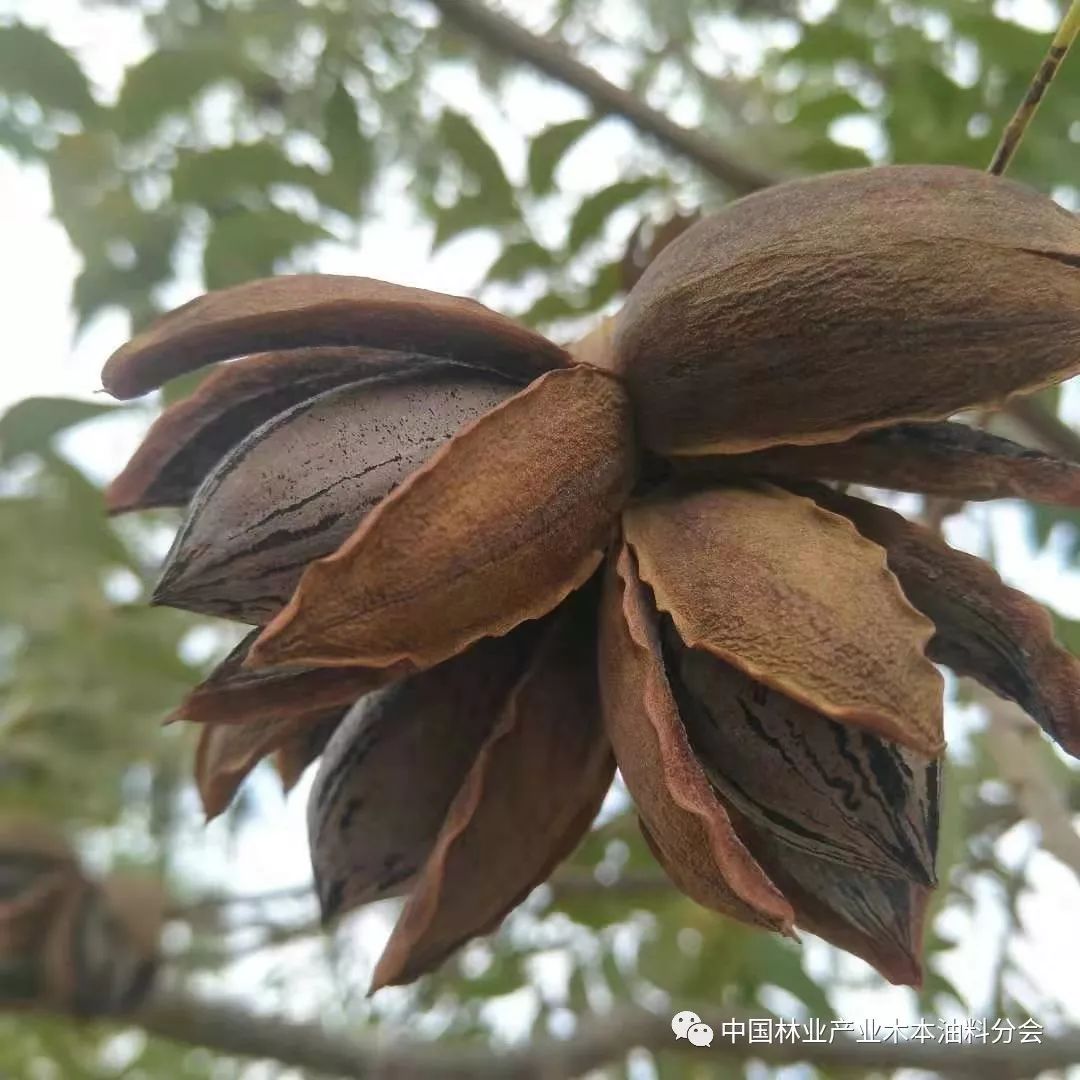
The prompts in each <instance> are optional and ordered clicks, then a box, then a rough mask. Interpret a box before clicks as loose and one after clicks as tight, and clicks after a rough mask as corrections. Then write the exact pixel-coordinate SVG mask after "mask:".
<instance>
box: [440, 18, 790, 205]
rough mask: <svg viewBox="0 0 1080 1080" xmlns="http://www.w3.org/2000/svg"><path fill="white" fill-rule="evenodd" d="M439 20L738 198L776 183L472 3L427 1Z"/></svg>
mask: <svg viewBox="0 0 1080 1080" xmlns="http://www.w3.org/2000/svg"><path fill="white" fill-rule="evenodd" d="M430 2H431V4H432V5H433V6H434V7H436V8H438V10H439V11H440V12H441V13H442V16H443V18H444V19H445V20H446V21H447V22H449V23H453V24H454V25H455V26H457V27H458V28H459V29H460V30H463V31H464V32H465V33H466V34H469V35H471V36H472V37H474V38H475V39H476V40H477V41H481V42H483V43H484V44H485V45H487V46H488V48H491V49H494V50H495V51H496V52H499V53H502V54H504V55H508V56H511V57H513V58H514V59H516V60H520V61H523V62H524V63H526V64H528V65H529V66H531V67H534V68H536V69H537V70H538V71H541V72H543V73H544V74H545V75H548V76H549V77H550V78H552V79H555V80H556V81H557V82H560V83H562V84H563V85H564V86H569V87H571V88H572V89H574V90H576V91H578V93H580V94H582V95H584V96H585V97H586V98H588V100H589V103H590V104H591V105H592V107H593V108H594V109H595V110H596V111H597V112H598V113H600V114H601V115H608V116H621V117H623V119H625V120H629V121H630V123H631V124H633V125H634V127H636V128H637V129H638V131H640V132H641V133H642V134H644V135H647V136H649V137H651V138H653V139H655V140H656V141H657V142H659V143H660V144H661V145H662V146H666V147H667V148H668V149H670V150H674V151H675V152H676V153H677V154H680V155H682V156H683V157H685V158H688V159H689V160H690V161H693V162H694V163H695V164H697V165H699V166H700V167H701V168H702V169H704V170H705V171H706V172H707V173H709V174H710V175H712V176H715V177H716V179H717V180H719V181H720V182H721V183H723V184H724V185H726V186H727V187H729V188H731V190H732V191H735V192H737V193H738V194H740V195H745V194H747V193H748V192H751V191H756V190H757V189H758V188H763V187H768V186H769V185H770V184H775V183H776V182H777V181H778V180H779V179H781V177H778V176H773V175H770V174H769V173H767V172H765V171H764V170H762V169H756V168H754V167H753V166H751V165H747V164H746V163H744V162H742V161H739V160H738V159H737V158H734V157H732V156H731V155H730V154H728V153H727V152H726V151H725V150H724V149H723V148H722V147H720V146H718V145H717V144H716V143H715V142H714V141H713V140H712V139H710V138H709V137H708V136H706V135H702V134H701V133H700V132H697V131H691V130H690V129H689V128H684V127H682V126H681V125H680V124H676V123H675V122H674V121H673V120H670V119H669V118H668V117H666V116H665V115H664V114H663V113H661V112H658V111H657V110H656V109H654V108H652V107H651V106H650V105H648V104H646V103H645V102H644V101H642V100H641V99H640V98H638V97H636V96H635V95H634V94H632V93H630V92H629V91H628V90H624V89H622V87H620V86H616V85H615V84H614V83H612V82H608V80H607V79H605V78H604V77H603V76H602V75H598V74H597V73H596V72H595V71H593V70H592V69H591V68H589V67H586V65H585V64H583V63H581V62H580V61H579V60H575V59H574V57H572V56H571V55H570V54H569V53H568V52H566V51H565V46H564V45H561V44H556V43H555V42H552V41H548V40H546V39H544V38H542V37H538V36H537V35H536V34H533V33H530V31H528V30H526V29H525V28H524V27H522V26H518V24H517V23H515V22H513V21H512V20H510V19H508V18H506V17H505V16H504V15H500V14H498V13H497V12H494V11H491V10H489V9H488V8H486V7H484V6H483V5H482V4H479V3H477V2H476V0H430Z"/></svg>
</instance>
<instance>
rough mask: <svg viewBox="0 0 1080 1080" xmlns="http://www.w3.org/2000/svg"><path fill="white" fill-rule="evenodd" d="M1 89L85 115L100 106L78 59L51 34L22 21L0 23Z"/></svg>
mask: <svg viewBox="0 0 1080 1080" xmlns="http://www.w3.org/2000/svg"><path fill="white" fill-rule="evenodd" d="M0 91H3V92H4V93H7V94H13V95H15V94H25V95H26V96H27V97H31V98H33V99H34V100H35V101H36V102H37V103H38V104H39V105H40V106H41V107H42V108H45V109H63V110H64V111H66V112H73V113H76V114H78V115H79V116H82V117H86V116H88V115H89V114H90V113H92V112H93V111H94V109H95V108H96V107H97V106H96V104H95V102H94V99H93V96H92V95H91V93H90V84H89V83H88V82H87V80H86V76H85V75H84V74H83V70H82V68H81V67H80V66H79V64H78V61H77V60H75V58H74V57H73V56H72V55H71V54H70V53H69V52H68V51H67V50H66V49H65V48H64V47H63V46H61V45H58V44H57V43H56V42H55V41H53V39H52V38H51V37H49V35H48V34H46V33H44V32H43V31H41V30H35V29H33V28H32V27H29V26H24V25H23V24H22V23H13V24H12V25H11V26H0Z"/></svg>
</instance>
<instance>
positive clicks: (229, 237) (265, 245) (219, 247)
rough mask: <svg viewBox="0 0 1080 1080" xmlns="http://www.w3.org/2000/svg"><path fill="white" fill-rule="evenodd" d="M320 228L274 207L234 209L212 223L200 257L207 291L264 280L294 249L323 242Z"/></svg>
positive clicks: (324, 235)
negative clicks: (201, 257) (278, 262)
mask: <svg viewBox="0 0 1080 1080" xmlns="http://www.w3.org/2000/svg"><path fill="white" fill-rule="evenodd" d="M328 236H329V234H328V233H327V231H326V230H325V229H324V228H323V227H322V226H321V225H317V224H313V223H312V222H309V221H304V219H303V218H299V217H297V216H296V215H295V214H290V213H288V212H287V211H285V210H279V209H277V208H276V207H275V208H272V209H269V210H262V211H257V212H256V211H250V210H238V211H236V212H234V213H231V214H228V215H226V216H224V217H221V218H218V219H217V221H215V222H214V225H213V228H212V229H211V231H210V238H209V239H208V240H207V242H206V251H205V252H204V254H203V270H204V273H205V277H206V287H207V288H208V289H221V288H224V287H225V286H226V285H236V284H238V283H239V282H242V281H250V280H251V279H252V278H256V277H266V276H267V275H269V274H271V273H273V272H274V270H275V263H276V262H277V261H278V260H279V259H284V258H285V257H286V256H288V255H290V254H291V253H292V252H293V251H294V250H295V249H296V248H298V247H302V246H303V245H305V244H313V243H315V242H317V241H319V240H324V239H327V238H328Z"/></svg>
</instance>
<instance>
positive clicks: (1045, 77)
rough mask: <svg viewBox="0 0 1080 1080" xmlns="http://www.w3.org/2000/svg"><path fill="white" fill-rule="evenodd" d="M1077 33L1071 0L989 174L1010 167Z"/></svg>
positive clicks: (1079, 16) (1077, 0) (1077, 2)
mask: <svg viewBox="0 0 1080 1080" xmlns="http://www.w3.org/2000/svg"><path fill="white" fill-rule="evenodd" d="M1078 33H1080V0H1072V3H1071V4H1070V5H1069V10H1068V11H1067V12H1065V16H1064V18H1062V20H1061V25H1060V26H1059V27H1058V28H1057V33H1056V34H1054V39H1053V41H1051V42H1050V48H1049V49H1048V50H1047V52H1046V56H1045V57H1043V62H1042V63H1041V64H1040V65H1039V70H1038V71H1036V72H1035V77H1034V78H1033V79H1032V80H1031V85H1030V86H1029V87H1028V92H1027V94H1025V95H1024V100H1023V101H1021V102H1020V104H1019V106H1018V107H1017V109H1016V112H1015V113H1013V117H1012V119H1011V120H1010V121H1009V123H1008V125H1007V126H1006V128H1005V131H1004V132H1003V133H1002V135H1001V141H1000V142H999V143H998V145H997V149H996V150H995V151H994V156H993V158H992V159H991V161H990V167H989V169H988V170H987V171H988V172H989V173H991V175H993V176H1001V175H1002V174H1003V173H1004V172H1005V170H1006V169H1007V168H1008V167H1009V162H1010V161H1012V159H1013V155H1014V154H1015V153H1016V150H1017V147H1019V145H1020V141H1021V140H1022V139H1023V137H1024V132H1025V131H1027V129H1028V125H1029V124H1030V123H1031V121H1032V119H1033V117H1034V116H1035V111H1036V110H1037V109H1038V107H1039V103H1040V102H1041V101H1042V99H1043V97H1044V96H1045V95H1046V91H1047V89H1048V88H1049V86H1050V84H1051V83H1052V82H1053V81H1054V77H1055V76H1056V75H1057V73H1058V69H1059V68H1060V67H1061V63H1062V61H1063V60H1064V59H1065V54H1066V53H1068V51H1069V47H1070V46H1071V45H1072V43H1073V42H1074V41H1075V40H1076V36H1077V34H1078Z"/></svg>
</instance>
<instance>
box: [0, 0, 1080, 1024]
mask: <svg viewBox="0 0 1080 1080" xmlns="http://www.w3.org/2000/svg"><path fill="white" fill-rule="evenodd" d="M1011 8H1012V10H1015V11H1019V12H1021V13H1022V14H1024V15H1025V16H1026V17H1027V18H1028V19H1030V20H1031V21H1033V22H1037V23H1040V24H1044V23H1045V16H1046V10H1047V6H1046V5H1045V4H1044V3H1043V2H1041V0H1038V2H1032V3H1030V4H1023V3H1021V4H1019V5H1016V4H1013V5H1011ZM15 13H21V14H22V15H23V16H24V17H26V18H27V20H28V21H30V22H33V23H36V24H39V25H40V24H42V23H45V22H47V24H48V25H49V26H50V27H52V28H53V29H54V32H55V33H56V35H57V36H58V38H59V39H60V40H61V41H62V42H64V43H65V44H66V45H68V46H69V47H71V48H73V49H75V51H76V52H77V53H78V54H79V56H80V58H81V59H82V60H83V62H84V63H85V64H86V65H87V66H88V69H89V70H90V72H91V75H92V76H93V78H94V79H95V81H96V83H97V85H98V86H99V88H100V89H101V90H102V91H104V92H106V93H109V92H112V91H114V90H115V86H116V82H117V80H118V75H119V72H120V70H121V65H122V64H123V63H124V62H126V61H128V60H130V59H132V58H135V57H137V56H138V55H139V53H140V51H141V50H142V48H143V45H142V42H141V40H140V37H139V34H138V32H137V23H136V20H134V19H132V18H130V17H129V16H127V15H124V14H123V13H119V14H118V13H114V12H107V11H106V12H104V13H102V12H101V11H100V10H99V12H97V13H94V14H91V13H89V11H88V10H87V9H85V8H84V5H83V4H82V3H81V2H80V0H49V2H48V3H47V4H46V3H45V2H43V0H0V18H3V17H4V16H6V15H11V14H15ZM1077 59H1078V61H1080V58H1077ZM461 89H462V87H461V84H460V83H455V84H453V85H450V86H447V87H446V88H445V93H446V95H447V97H448V98H457V97H458V96H459V95H460V92H461ZM540 100H541V99H538V98H537V97H536V95H535V94H532V95H530V94H528V93H522V94H521V95H520V101H518V102H511V104H513V105H516V106H518V108H517V111H516V113H515V115H520V116H522V117H524V118H525V119H526V122H527V123H528V124H529V126H530V128H531V129H538V128H540V127H541V126H543V125H545V124H547V123H552V122H556V121H559V120H563V119H566V118H568V117H570V116H573V115H577V113H578V107H577V105H576V103H575V99H574V98H573V97H572V96H571V95H569V94H566V93H564V92H561V91H558V90H555V89H549V88H545V91H544V95H543V97H542V105H543V112H542V113H541V112H540V110H539V107H538V105H539V103H540ZM483 119H485V120H486V121H487V123H488V124H489V125H490V127H489V130H495V131H497V130H498V127H499V125H502V124H504V123H505V121H503V120H502V119H501V118H500V117H498V116H497V115H493V114H489V115H487V116H485V117H484V118H483ZM597 139H598V140H599V141H598V142H594V143H593V145H592V146H591V147H589V148H588V152H587V155H578V157H577V158H576V161H575V160H574V159H573V158H572V159H571V161H570V162H569V163H568V177H567V178H568V181H569V184H570V186H571V187H578V186H579V187H580V190H592V189H595V188H596V187H599V186H602V185H603V184H604V183H605V182H607V181H610V180H611V179H614V178H615V177H616V176H617V174H618V169H619V160H620V156H621V155H622V154H623V153H624V152H625V148H626V145H627V142H626V138H625V136H624V133H622V132H621V131H620V129H619V127H618V125H613V126H606V128H605V130H604V131H603V132H601V133H599V134H598V136H597ZM507 164H508V165H509V167H510V169H511V170H512V172H520V170H521V167H522V163H521V162H520V161H516V160H514V159H513V157H512V153H511V157H510V159H509V160H508V162H507ZM0 208H3V209H2V211H0V213H2V214H3V217H2V218H0V297H2V298H3V301H2V303H3V323H4V338H5V348H6V351H7V363H6V365H5V377H4V379H3V381H2V383H0V409H2V408H4V407H6V406H7V405H8V404H10V403H12V402H15V401H17V400H19V399H21V398H23V397H26V396H29V395H33V394H69V395H76V396H86V395H89V394H92V393H93V392H94V391H95V389H96V388H97V387H98V385H99V383H98V371H99V369H100V366H101V363H102V362H103V360H104V358H105V357H106V356H107V355H108V353H109V352H110V351H111V350H112V349H113V348H115V347H116V346H118V345H119V344H121V342H122V340H123V336H124V333H125V329H126V328H125V326H124V322H123V320H122V319H120V318H119V317H105V318H102V319H99V320H97V321H96V322H95V324H94V325H93V326H92V327H91V328H90V331H89V332H88V333H87V334H86V335H85V336H84V337H83V339H82V340H81V341H79V342H78V343H73V341H72V334H73V323H72V319H71V315H70V312H69V308H68V301H69V296H70V290H71V285H72V281H73V278H74V276H75V274H76V273H77V271H78V260H77V258H76V256H75V255H74V253H73V251H72V249H71V247H70V245H69V244H68V242H67V239H66V236H65V234H64V232H63V230H62V228H61V227H60V226H59V225H58V224H57V223H56V222H55V221H53V220H52V219H51V217H50V199H49V193H48V186H47V182H46V179H45V176H44V173H43V170H41V169H39V168H35V167H26V166H20V165H17V164H16V163H15V162H14V161H13V160H11V159H10V158H8V157H6V156H5V155H4V154H3V153H2V152H0ZM383 209H384V213H383V216H382V217H381V219H380V221H379V222H377V223H374V224H371V225H369V226H368V227H366V228H365V230H364V235H363V243H362V246H361V248H360V250H344V249H337V250H330V249H327V250H325V251H324V252H323V253H322V255H321V257H320V267H319V268H320V269H322V270H328V271H330V270H332V271H336V272H350V273H365V274H370V275H371V276H376V277H382V278H385V279H387V280H392V281H398V282H402V283H406V284H413V285H421V286H424V287H427V288H433V289H441V290H444V291H448V292H458V293H468V292H470V291H472V290H474V289H475V287H476V286H477V285H478V283H479V282H480V280H481V278H482V275H483V272H484V270H485V269H486V267H487V266H488V264H489V263H490V261H491V260H492V258H493V257H494V254H495V248H494V241H492V240H490V239H487V238H476V237H469V238H464V239H462V240H460V241H457V242H454V243H452V244H450V245H448V246H447V247H446V248H445V249H444V250H443V251H442V252H441V253H440V254H439V256H438V257H437V258H434V259H431V258H429V255H428V249H429V244H430V230H429V228H428V227H427V226H422V225H418V224H417V223H416V222H415V220H414V219H413V218H412V217H411V215H410V212H409V210H408V208H407V204H406V203H405V201H404V200H403V199H388V200H387V201H386V204H385V206H384V208H383ZM180 291H181V292H183V291H184V289H183V287H181V290H180ZM193 292H194V287H193V286H189V287H188V288H187V293H188V294H191V293H193ZM183 298H186V297H184V296H180V295H178V297H177V299H178V300H179V299H183ZM1076 391H1077V388H1076V387H1074V388H1072V391H1071V402H1072V406H1073V407H1072V409H1071V412H1072V414H1073V416H1074V418H1080V393H1077V392H1076ZM135 437H136V433H135V432H134V431H133V430H132V429H130V428H129V427H128V428H125V427H123V426H118V428H117V430H116V431H115V432H112V433H111V434H110V433H102V434H98V435H95V436H94V438H93V440H92V441H90V442H87V443H86V444H85V445H86V447H87V448H88V450H87V452H89V453H91V454H92V455H93V457H94V458H95V460H94V461H93V462H92V463H91V464H92V465H93V466H94V469H93V471H94V472H96V473H102V474H103V473H107V472H109V471H111V469H112V468H114V467H115V466H116V465H117V464H118V463H119V462H120V460H121V459H122V457H123V454H124V453H125V451H126V450H127V449H130V446H131V444H132V442H133V439H134V438H135ZM80 445H83V444H80ZM985 512H986V511H984V510H980V511H976V513H985ZM995 513H996V518H995V534H996V538H997V540H998V543H999V548H1000V554H1001V555H1002V558H1003V569H1004V573H1005V576H1006V577H1007V578H1009V579H1010V580H1011V581H1013V582H1015V583H1017V584H1019V585H1021V587H1025V588H1028V589H1029V590H1030V591H1032V592H1034V593H1036V594H1038V595H1042V596H1044V597H1049V596H1053V597H1054V600H1055V603H1057V605H1058V606H1059V607H1060V608H1061V609H1062V610H1066V611H1070V612H1072V613H1074V614H1080V588H1078V587H1077V581H1076V578H1075V576H1073V577H1065V576H1063V575H1062V574H1061V573H1060V570H1059V569H1058V568H1057V567H1056V566H1055V565H1054V562H1053V559H1052V558H1051V557H1050V556H1045V557H1043V558H1041V559H1039V560H1034V559H1032V557H1031V555H1030V553H1029V552H1028V551H1027V549H1026V547H1025V546H1024V544H1023V542H1022V540H1021V539H1020V537H1021V536H1022V520H1021V516H1020V513H1019V512H1018V510H1016V509H1015V508H1009V507H1004V508H1002V509H1001V510H1000V511H996V512H995ZM965 529H966V533H965ZM975 536H977V531H976V530H972V529H971V528H970V527H965V526H961V527H960V529H959V534H958V536H957V537H956V539H957V540H958V541H959V542H961V543H964V542H967V543H972V542H974V541H973V537H975ZM962 726H963V724H962V723H959V722H957V721H956V720H955V718H953V730H952V731H951V732H950V734H951V735H952V736H953V737H954V738H955V737H956V735H955V733H956V732H959V730H960V728H962ZM255 788H256V792H257V794H258V796H259V797H258V805H259V810H260V818H259V820H258V824H257V826H254V827H246V828H244V829H243V831H242V843H239V844H237V843H235V842H233V843H230V842H229V840H228V837H227V832H226V825H225V823H223V822H219V823H216V824H214V825H212V826H210V828H209V830H208V833H207V834H206V846H205V847H203V846H202V845H199V847H198V848H197V849H196V851H195V852H194V854H193V863H197V864H198V865H193V868H192V869H193V871H194V872H196V873H198V872H205V864H206V861H205V856H206V855H207V854H208V853H209V852H211V851H212V852H214V853H215V854H214V857H213V863H214V864H216V865H217V866H218V867H219V868H220V865H221V861H220V860H221V853H222V852H226V851H228V852H230V853H231V855H230V856H229V857H231V858H232V859H233V863H232V871H231V873H232V879H231V880H232V883H233V884H234V885H235V887H236V888H237V889H238V890H239V891H241V892H249V891H254V890H259V889H272V888H275V887H277V886H280V885H286V884H290V883H293V882H301V881H306V880H307V879H308V877H309V870H308V862H307V855H306V829H305V825H304V789H305V788H306V785H302V788H301V790H300V791H298V792H296V793H295V794H294V795H293V796H292V798H291V799H290V800H289V801H288V803H283V802H282V800H281V799H280V797H279V796H278V795H277V794H276V792H275V790H274V788H273V786H272V781H271V780H270V778H269V777H268V776H266V775H263V776H261V777H257V778H256V780H255ZM1030 839H1031V838H1030V833H1029V832H1028V831H1026V830H1024V829H1018V830H1014V835H1013V836H1012V837H1010V841H1009V844H1010V846H1011V847H1012V848H1014V849H1021V848H1024V847H1025V846H1027V845H1028V844H1029V843H1030ZM1033 879H1034V880H1035V882H1036V883H1037V889H1036V891H1035V893H1034V894H1033V895H1031V896H1029V898H1028V899H1027V900H1026V901H1025V902H1024V904H1023V905H1022V912H1023V916H1024V924H1025V927H1026V929H1027V936H1026V938H1025V939H1024V940H1023V941H1019V942H1017V943H1016V950H1017V952H1018V953H1019V954H1020V955H1022V956H1023V957H1024V960H1025V963H1026V965H1027V967H1028V969H1029V971H1030V972H1031V973H1032V979H1033V981H1034V983H1035V984H1036V986H1037V987H1039V988H1041V990H1043V991H1045V993H1046V994H1048V995H1049V996H1051V997H1054V998H1057V999H1058V1000H1059V1001H1063V1002H1071V1014H1072V1016H1073V1019H1074V1020H1075V1021H1076V1022H1078V1023H1080V996H1078V995H1077V993H1076V989H1075V988H1076V968H1077V964H1078V963H1080V920H1077V918H1076V912H1077V911H1078V910H1080V886H1078V883H1077V880H1076V878H1075V877H1073V876H1072V875H1071V874H1070V873H1069V872H1068V871H1066V870H1064V869H1063V868H1061V867H1060V866H1058V865H1057V864H1056V863H1055V862H1054V860H1052V859H1051V858H1050V857H1048V856H1045V855H1039V856H1037V857H1036V859H1035V861H1034V864H1033ZM376 921H377V922H378V921H380V919H377V920H376ZM369 925H370V924H369ZM958 932H959V933H961V934H962V935H963V937H964V939H965V942H966V945H965V948H963V949H962V950H959V951H958V952H957V953H956V954H955V956H954V958H953V959H952V960H951V961H950V963H949V965H948V968H949V971H948V974H949V975H950V977H952V978H954V980H955V981H956V982H957V983H958V985H960V986H962V987H966V988H970V989H973V988H977V987H979V986H981V985H984V984H985V973H986V971H987V970H988V965H989V964H990V962H991V961H992V960H993V957H994V950H995V949H996V942H997V938H998V934H999V930H998V927H997V924H996V922H995V920H994V917H993V905H992V903H990V904H987V903H984V904H981V905H980V908H979V914H978V916H977V918H976V920H975V921H974V923H972V922H970V921H968V920H962V921H961V923H960V925H959V927H958ZM1030 996H1031V997H1032V999H1033V1000H1034V999H1035V998H1036V997H1037V996H1038V995H1037V994H1033V995H1030ZM298 1001H299V1002H300V1003H299V1004H297V1006H296V1007H297V1008H298V1009H299V1011H300V1012H303V1011H304V1006H303V1003H302V1002H303V999H302V997H301V998H299V999H298ZM906 1001H907V998H906V996H905V995H904V994H902V993H899V994H895V993H890V994H881V995H878V994H874V995H869V996H863V997H860V998H855V999H852V1000H851V1001H850V1002H848V1003H846V1004H848V1005H850V1008H851V1013H850V1015H851V1017H852V1018H857V1017H861V1016H863V1015H868V1016H873V1017H876V1018H877V1019H879V1020H882V1021H887V1020H889V1019H893V1018H895V1015H896V1013H897V1011H898V1010H899V1011H900V1014H901V1015H904V1013H905V1012H906V1008H905V1004H904V1003H905V1002H906ZM973 1002H974V1003H975V1005H976V1007H977V1008H978V1007H979V1006H980V1003H981V998H980V997H979V995H978V994H977V993H976V994H974V995H973Z"/></svg>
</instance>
